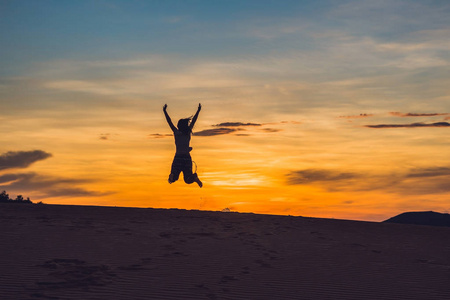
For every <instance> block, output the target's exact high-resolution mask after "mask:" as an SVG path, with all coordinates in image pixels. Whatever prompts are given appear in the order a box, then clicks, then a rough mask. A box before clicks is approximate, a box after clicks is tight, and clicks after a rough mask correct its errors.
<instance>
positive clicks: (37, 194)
mask: <svg viewBox="0 0 450 300" xmlns="http://www.w3.org/2000/svg"><path fill="white" fill-rule="evenodd" d="M19 2H20V1H19ZM251 2H252V1H249V2H248V3H251ZM105 3H108V5H106V4H105ZM105 3H103V4H102V3H100V2H99V3H96V4H93V3H91V2H89V1H86V2H85V1H80V2H79V3H78V4H68V3H66V4H62V3H59V2H56V3H53V5H51V7H50V6H49V7H48V9H47V10H44V13H45V14H47V15H45V16H41V15H40V13H38V11H37V10H36V9H37V7H34V5H32V4H30V5H29V6H20V5H19V4H18V3H17V2H11V3H9V4H7V5H4V9H3V13H2V14H3V22H4V23H5V24H6V25H8V26H6V27H3V28H8V30H6V29H2V31H1V34H0V37H1V40H0V42H2V45H7V46H5V49H4V50H3V52H4V54H2V56H1V58H0V63H1V65H2V68H0V69H1V71H0V76H1V77H0V101H1V107H2V114H1V115H0V134H1V136H2V143H1V144H0V191H1V190H6V191H7V192H8V193H9V194H10V195H11V196H13V197H15V196H16V195H17V194H22V195H23V196H24V197H30V198H31V200H32V201H34V202H38V201H43V202H45V203H59V204H88V205H116V206H138V207H162V208H185V209H204V210H222V209H225V208H229V209H230V210H233V211H239V212H254V213H268V214H290V215H301V216H313V217H330V218H348V219H359V220H375V221H380V220H384V219H387V218H389V217H391V216H393V215H396V214H398V213H401V212H404V211H417V210H434V211H439V212H448V210H449V203H450V202H449V196H450V185H449V183H448V182H450V156H449V155H448V153H449V149H450V147H449V146H450V140H449V139H448V134H449V128H450V124H449V123H450V96H449V95H450V88H449V87H450V84H449V79H448V71H449V66H450V60H449V56H448V49H449V45H448V42H447V41H448V38H447V37H448V33H449V32H450V27H449V26H448V18H447V17H448V15H447V14H448V5H447V4H434V5H431V4H430V5H425V4H423V3H422V2H420V1H412V2H411V4H410V5H409V6H407V7H405V4H404V3H402V2H397V1H392V2H389V3H378V4H375V3H373V2H372V1H360V2H358V3H352V2H351V1H343V2H342V4H339V5H338V4H336V3H334V2H330V5H329V6H320V7H319V6H318V5H316V4H315V3H316V2H315V1H311V2H308V1H306V2H305V3H304V4H302V5H303V6H302V5H300V4H298V3H295V1H294V2H289V1H286V2H285V3H283V4H280V5H279V6H276V5H274V4H273V3H272V2H270V1H262V2H257V3H258V8H257V9H255V8H254V7H253V8H252V7H246V6H245V7H244V6H239V5H237V3H234V2H233V1H231V2H229V3H228V4H224V3H222V4H216V5H212V4H208V3H207V2H204V3H203V4H202V5H200V6H199V7H201V8H202V10H196V9H195V7H194V6H190V7H186V6H183V5H182V6H183V7H180V8H178V7H176V6H174V5H172V4H164V5H161V6H158V7H156V6H152V4H150V3H141V2H136V3H135V2H133V1H132V2H126V1H110V2H105ZM255 3H256V2H255ZM166 5H167V7H166ZM77 12H78V14H77ZM206 12H208V15H207V14H206ZM424 12H426V13H424ZM80 13H81V15H83V16H84V19H83V20H80V19H78V18H75V15H78V16H79V15H80ZM231 16H232V17H231ZM393 16H395V18H394V17H393ZM41 18H44V19H43V20H46V21H45V22H43V21H42V20H41ZM37 19H39V20H40V21H39V20H37ZM62 20H66V21H67V22H62ZM34 21H36V22H37V23H39V24H41V25H39V26H36V25H33V24H37V23H33V22H34ZM38 21H39V22H38ZM41 21H42V22H41ZM58 28H59V31H58ZM86 28H89V30H87V31H86V30H85V29H86ZM144 29H145V30H144ZM199 102H200V103H202V105H203V110H202V111H201V113H200V116H199V119H198V121H197V124H196V127H195V129H194V136H193V137H192V141H191V142H192V147H193V148H194V150H193V151H192V153H191V154H192V157H193V160H194V161H195V162H196V164H197V166H198V174H199V176H200V178H201V179H202V181H203V183H204V187H203V188H202V189H200V188H199V187H198V186H197V185H195V184H194V185H186V184H184V182H183V181H182V180H180V181H178V182H176V183H174V184H172V185H169V184H168V182H167V178H168V175H169V171H170V165H171V162H172V158H173V155H174V151H175V145H174V141H173V137H172V136H170V134H171V130H170V128H169V127H168V125H167V123H166V122H165V119H164V115H163V112H162V107H163V105H164V104H165V103H167V104H168V112H169V114H170V115H171V117H172V119H173V120H174V123H176V121H177V120H178V119H179V118H183V117H188V116H191V115H193V114H194V113H195V111H196V108H197V105H198V103H199ZM229 122H234V123H235V124H226V123H229ZM248 123H251V124H248ZM231 125H234V126H231ZM220 128H222V129H220ZM196 134H197V135H196Z"/></svg>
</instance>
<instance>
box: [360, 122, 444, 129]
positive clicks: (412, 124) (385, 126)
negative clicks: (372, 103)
mask: <svg viewBox="0 0 450 300" xmlns="http://www.w3.org/2000/svg"><path fill="white" fill-rule="evenodd" d="M364 126H365V127H368V128H416V127H450V123H447V122H436V123H411V124H377V125H364Z"/></svg>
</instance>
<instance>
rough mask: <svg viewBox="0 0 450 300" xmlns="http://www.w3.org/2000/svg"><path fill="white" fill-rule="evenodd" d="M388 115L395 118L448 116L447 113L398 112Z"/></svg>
mask: <svg viewBox="0 0 450 300" xmlns="http://www.w3.org/2000/svg"><path fill="white" fill-rule="evenodd" d="M390 114H391V115H393V116H397V117H434V116H446V115H449V113H401V112H398V111H393V112H390Z"/></svg>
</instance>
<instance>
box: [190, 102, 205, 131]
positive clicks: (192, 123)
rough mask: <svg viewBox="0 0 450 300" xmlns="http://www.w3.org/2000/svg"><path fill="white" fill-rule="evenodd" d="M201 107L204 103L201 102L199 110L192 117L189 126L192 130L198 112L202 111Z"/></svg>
mask: <svg viewBox="0 0 450 300" xmlns="http://www.w3.org/2000/svg"><path fill="white" fill-rule="evenodd" d="M201 109H202V105H201V104H200V103H199V104H198V109H197V112H196V113H195V115H194V117H193V118H192V121H191V124H190V125H189V127H191V130H192V128H194V125H195V122H196V121H197V118H198V114H199V113H200V110H201Z"/></svg>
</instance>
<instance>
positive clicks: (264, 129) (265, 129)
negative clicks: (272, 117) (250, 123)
mask: <svg viewBox="0 0 450 300" xmlns="http://www.w3.org/2000/svg"><path fill="white" fill-rule="evenodd" d="M262 131H265V132H269V133H272V132H280V131H282V130H281V129H278V128H263V129H262Z"/></svg>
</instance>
